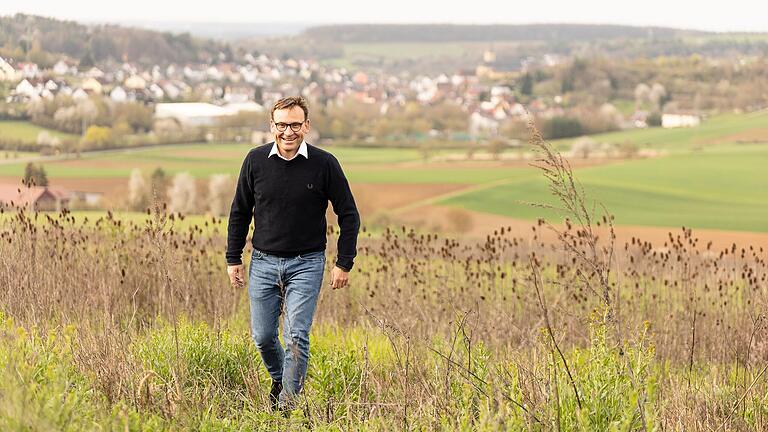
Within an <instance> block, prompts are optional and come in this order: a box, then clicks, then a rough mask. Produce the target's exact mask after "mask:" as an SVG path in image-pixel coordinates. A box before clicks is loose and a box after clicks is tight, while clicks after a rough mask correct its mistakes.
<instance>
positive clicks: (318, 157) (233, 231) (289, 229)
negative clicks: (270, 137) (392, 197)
mask: <svg viewBox="0 0 768 432" xmlns="http://www.w3.org/2000/svg"><path fill="white" fill-rule="evenodd" d="M271 149H272V143H270V144H266V145H263V146H260V147H256V148H254V149H253V150H251V151H250V152H248V155H247V156H246V157H245V160H244V161H243V167H242V168H241V169H240V177H239V179H238V181H237V189H236V190H235V198H234V199H233V200H232V209H231V211H230V214H229V227H228V230H227V254H226V257H227V263H228V264H230V265H231V264H240V263H242V259H241V256H242V253H243V247H244V246H245V240H246V237H247V235H248V227H249V225H250V223H251V218H253V223H254V231H253V241H252V243H253V247H254V248H255V249H258V250H260V251H262V252H266V253H268V254H272V255H277V256H283V257H289V256H296V255H300V254H304V253H309V252H316V251H322V250H325V244H326V228H327V227H326V220H325V212H326V209H327V208H328V201H330V202H331V204H332V205H333V211H334V212H335V213H336V215H337V216H338V219H339V226H340V227H341V234H340V235H339V241H338V256H337V259H336V265H337V266H338V267H340V268H342V269H344V270H347V271H349V270H351V269H352V264H353V260H354V258H355V255H356V254H357V249H356V248H357V233H358V230H359V228H360V215H359V214H358V212H357V207H356V206H355V199H354V198H353V197H352V192H351V191H350V189H349V183H348V182H347V179H346V177H344V172H343V171H342V170H341V165H339V161H337V160H336V158H335V157H334V156H333V155H332V154H330V153H328V152H327V151H325V150H321V149H319V148H317V147H314V146H311V145H309V144H307V152H308V153H307V154H308V156H309V158H305V157H304V156H301V155H296V157H295V158H293V159H291V160H290V161H286V160H284V159H282V158H280V157H279V156H277V155H273V156H272V157H267V156H268V155H269V152H270V150H271Z"/></svg>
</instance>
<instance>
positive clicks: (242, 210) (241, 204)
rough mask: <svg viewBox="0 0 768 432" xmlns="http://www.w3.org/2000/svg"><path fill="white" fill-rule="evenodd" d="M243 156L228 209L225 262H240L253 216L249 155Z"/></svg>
mask: <svg viewBox="0 0 768 432" xmlns="http://www.w3.org/2000/svg"><path fill="white" fill-rule="evenodd" d="M250 156H251V155H250V153H249V154H248V156H246V157H245V160H244V161H243V166H242V168H240V176H239V177H238V180H237V188H236V189H235V197H234V199H233V200H232V207H231V208H230V211H229V225H228V226H227V253H226V258H227V264H229V265H235V264H242V262H243V261H242V255H243V247H245V240H246V238H247V237H248V227H249V226H250V225H251V218H253V206H254V202H255V200H254V198H253V185H252V184H251V157H250Z"/></svg>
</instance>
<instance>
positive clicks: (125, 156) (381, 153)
mask: <svg viewBox="0 0 768 432" xmlns="http://www.w3.org/2000/svg"><path fill="white" fill-rule="evenodd" d="M251 148H252V146H251V145H249V144H185V145H170V146H162V147H153V148H144V149H131V150H125V151H119V152H114V153H102V154H99V153H95V154H88V155H85V156H83V157H81V158H80V159H74V158H73V159H66V160H58V161H52V162H46V163H45V165H44V166H45V170H46V172H47V173H48V176H49V177H51V178H57V177H58V178H93V179H98V178H126V179H127V178H128V176H129V175H130V173H131V171H132V170H133V169H134V168H139V169H142V170H145V171H151V170H154V169H155V168H157V167H162V168H163V170H165V171H166V173H169V174H175V173H179V172H185V171H186V172H189V173H190V174H192V175H193V176H195V177H198V178H205V177H208V176H210V175H212V174H220V173H230V174H233V175H236V174H237V173H238V172H239V170H240V165H241V164H242V161H243V158H244V157H245V155H246V154H247V153H248V151H249V150H250V149H251ZM329 150H330V151H331V152H333V154H334V155H336V157H337V158H338V159H339V160H340V161H341V163H342V164H343V165H344V166H345V167H354V166H355V165H358V166H363V165H366V166H367V165H376V164H379V165H381V164H393V163H400V162H418V161H420V160H422V156H421V153H420V152H419V151H418V150H416V149H386V148H343V147H333V148H330V149H329ZM24 165H25V164H23V163H19V164H7V165H2V166H0V176H7V177H18V176H21V175H23V173H24ZM350 171H354V170H350ZM361 171H362V172H363V174H361V175H366V174H365V173H364V171H365V170H364V169H363V170H361ZM390 177H392V175H391V174H390ZM394 177H397V175H396V174H395V175H394ZM403 181H406V180H403Z"/></svg>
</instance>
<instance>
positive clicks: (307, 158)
mask: <svg viewBox="0 0 768 432" xmlns="http://www.w3.org/2000/svg"><path fill="white" fill-rule="evenodd" d="M309 129H310V123H309V109H308V106H307V102H306V100H305V99H304V98H302V97H287V98H283V99H280V100H279V101H277V102H276V103H275V104H274V106H273V107H272V112H271V114H270V131H271V133H272V134H273V135H274V138H275V141H274V143H270V144H267V145H264V146H260V147H257V148H254V149H252V150H251V151H250V152H249V153H248V155H247V156H246V157H245V160H244V161H243V166H242V168H241V170H240V177H239V179H238V182H237V189H236V191H235V197H234V199H233V201H232V209H231V211H230V215H229V227H228V235H227V253H226V258H227V273H228V274H229V278H230V281H231V283H232V285H233V286H235V287H242V286H243V284H244V280H245V278H244V276H245V270H244V267H243V264H242V260H241V255H242V252H243V247H244V246H245V241H246V236H247V234H248V227H249V225H250V223H251V219H253V222H254V230H253V241H252V243H253V255H252V257H251V264H250V267H249V270H248V297H249V298H250V307H251V333H252V336H253V340H254V342H255V343H256V347H257V348H258V350H259V353H260V354H261V358H262V360H263V361H264V364H265V365H266V367H267V371H269V375H270V376H271V377H272V389H271V391H270V401H271V403H272V408H273V409H276V408H280V409H283V410H286V409H290V408H291V406H292V400H293V399H294V398H295V396H296V395H297V394H298V393H299V392H300V391H301V388H302V386H303V384H304V378H305V376H306V373H307V361H308V359H309V331H310V327H311V326H312V318H313V316H314V313H315V307H316V306H317V298H318V294H319V293H320V287H321V285H322V281H323V273H324V269H325V245H326V220H325V213H326V209H327V208H328V201H330V202H331V205H332V206H333V210H334V212H335V213H336V215H337V216H338V220H339V226H340V228H341V234H340V235H339V241H338V247H337V251H338V253H337V257H336V262H335V265H334V266H333V269H332V270H331V274H330V277H331V281H330V285H331V286H332V287H333V288H334V289H337V288H342V287H344V286H346V285H347V281H348V278H349V271H350V270H351V269H352V264H353V260H354V258H355V255H356V244H357V234H358V230H359V227H360V216H359V214H358V211H357V207H356V206H355V200H354V198H353V197H352V192H351V191H350V189H349V183H348V182H347V179H346V177H345V176H344V172H343V171H342V169H341V166H340V165H339V162H338V161H337V160H336V158H335V157H334V156H333V155H332V154H330V153H328V152H327V151H324V150H321V149H319V148H317V147H315V146H312V145H309V144H307V143H306V142H305V141H304V136H305V135H306V134H307V133H308V132H309ZM281 311H282V313H283V315H284V318H283V341H284V342H285V348H283V346H282V345H281V344H280V341H279V339H278V319H279V317H280V313H281Z"/></svg>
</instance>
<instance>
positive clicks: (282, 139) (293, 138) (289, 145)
mask: <svg viewBox="0 0 768 432" xmlns="http://www.w3.org/2000/svg"><path fill="white" fill-rule="evenodd" d="M297 124H300V125H301V127H299V130H298V131H295V130H293V129H292V128H291V125H294V127H297V126H296V125H297ZM279 126H285V130H283V131H280V130H279V128H278V127H279ZM269 129H270V131H271V132H272V134H273V135H274V136H275V143H277V147H278V149H279V150H280V152H281V153H284V154H292V153H295V152H296V151H297V150H298V149H299V146H300V145H301V142H302V141H303V140H304V135H306V134H307V133H308V132H309V120H308V119H305V118H304V110H302V109H301V107H298V106H295V107H292V108H290V109H279V110H275V112H274V113H273V114H272V122H271V123H270V125H269Z"/></svg>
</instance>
